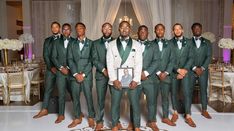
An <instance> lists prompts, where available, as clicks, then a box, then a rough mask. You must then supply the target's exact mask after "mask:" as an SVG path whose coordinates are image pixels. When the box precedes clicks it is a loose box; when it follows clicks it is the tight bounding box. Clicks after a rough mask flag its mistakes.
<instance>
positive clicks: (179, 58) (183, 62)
mask: <svg viewBox="0 0 234 131" xmlns="http://www.w3.org/2000/svg"><path fill="white" fill-rule="evenodd" d="M170 41H171V43H172V48H173V50H174V51H175V65H174V67H173V72H174V73H175V74H177V70H178V69H179V68H185V69H187V70H188V71H190V70H191V69H192V66H193V62H194V57H193V54H194V53H193V48H192V41H191V40H190V39H188V38H185V37H183V39H182V48H181V49H180V50H179V48H178V45H177V41H176V39H175V37H174V38H172V39H171V40H170Z"/></svg>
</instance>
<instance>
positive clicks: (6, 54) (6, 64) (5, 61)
mask: <svg viewBox="0 0 234 131" xmlns="http://www.w3.org/2000/svg"><path fill="white" fill-rule="evenodd" d="M3 51H4V66H8V49H3Z"/></svg>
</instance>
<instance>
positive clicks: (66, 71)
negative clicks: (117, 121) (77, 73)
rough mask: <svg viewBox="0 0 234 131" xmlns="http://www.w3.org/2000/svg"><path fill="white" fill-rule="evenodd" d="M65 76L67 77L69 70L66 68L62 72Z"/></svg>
mask: <svg viewBox="0 0 234 131" xmlns="http://www.w3.org/2000/svg"><path fill="white" fill-rule="evenodd" d="M60 71H61V72H62V73H63V74H64V75H67V74H68V72H69V70H68V69H67V68H66V67H62V68H61V70H60Z"/></svg>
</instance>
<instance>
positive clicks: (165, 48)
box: [152, 39, 175, 118]
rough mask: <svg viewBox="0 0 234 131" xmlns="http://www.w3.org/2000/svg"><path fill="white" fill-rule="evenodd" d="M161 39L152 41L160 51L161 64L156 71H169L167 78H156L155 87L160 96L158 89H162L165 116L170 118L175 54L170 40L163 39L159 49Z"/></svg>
mask: <svg viewBox="0 0 234 131" xmlns="http://www.w3.org/2000/svg"><path fill="white" fill-rule="evenodd" d="M159 41H160V40H159V39H155V40H154V41H152V42H153V43H154V44H155V45H156V47H157V51H158V55H159V61H160V62H159V66H158V68H157V69H156V73H158V74H160V72H166V73H168V76H167V77H166V79H165V80H163V81H161V80H160V79H159V77H157V78H156V84H155V89H157V90H156V96H158V89H160V91H161V96H162V109H163V118H168V114H169V100H168V97H169V92H170V90H171V79H172V70H173V66H174V64H175V54H174V51H173V48H172V43H171V42H170V41H169V40H166V39H162V40H161V42H162V50H161V51H160V49H159Z"/></svg>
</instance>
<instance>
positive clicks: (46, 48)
mask: <svg viewBox="0 0 234 131" xmlns="http://www.w3.org/2000/svg"><path fill="white" fill-rule="evenodd" d="M58 39H59V38H57V39H55V40H54V38H53V36H50V37H48V38H46V39H45V41H44V45H43V58H44V61H45V64H46V69H47V70H50V69H51V68H52V67H55V65H54V64H53V62H52V50H53V44H54V43H58Z"/></svg>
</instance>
